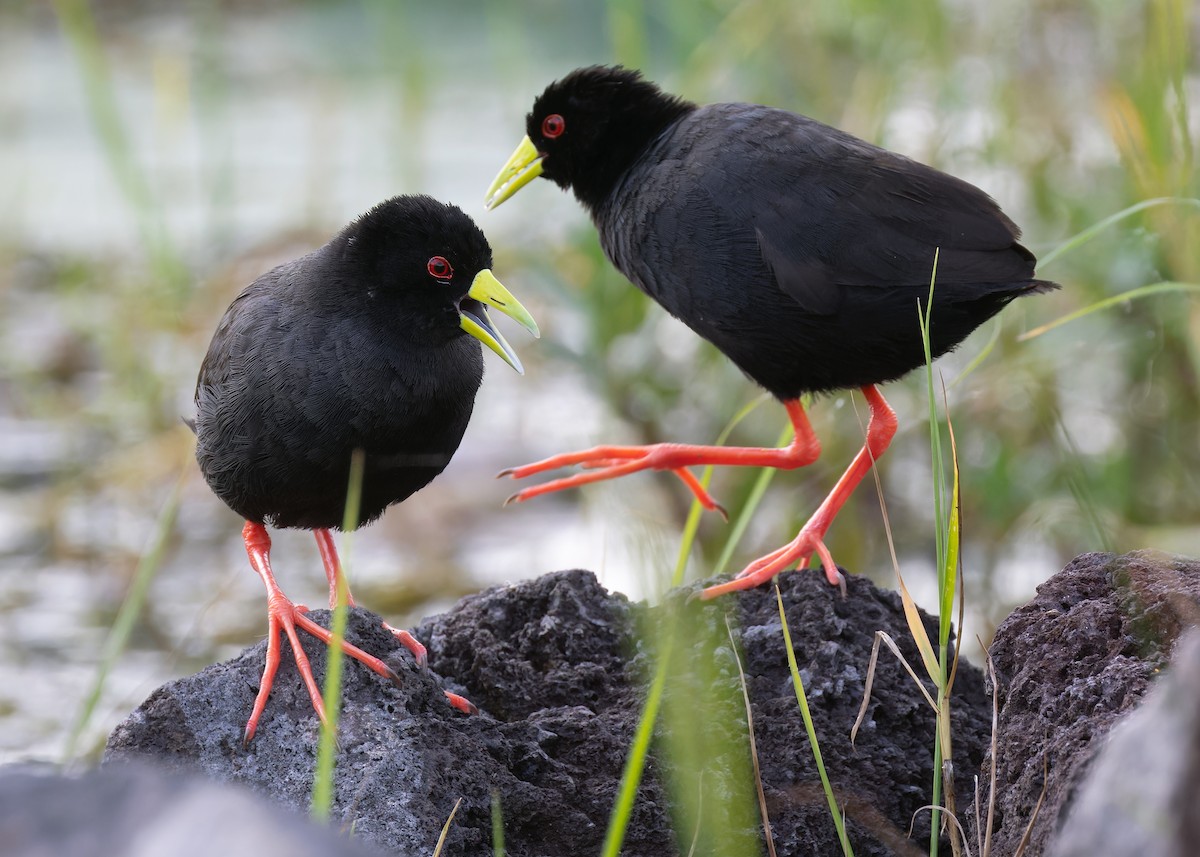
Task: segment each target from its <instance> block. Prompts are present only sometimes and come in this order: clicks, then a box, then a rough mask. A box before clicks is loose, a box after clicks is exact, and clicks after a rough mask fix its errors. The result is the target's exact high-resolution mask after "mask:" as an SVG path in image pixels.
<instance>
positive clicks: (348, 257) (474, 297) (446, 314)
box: [330, 196, 539, 374]
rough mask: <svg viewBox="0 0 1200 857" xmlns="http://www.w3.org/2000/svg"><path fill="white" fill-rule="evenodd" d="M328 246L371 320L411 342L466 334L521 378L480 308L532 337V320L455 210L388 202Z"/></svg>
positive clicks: (423, 199) (475, 230)
mask: <svg viewBox="0 0 1200 857" xmlns="http://www.w3.org/2000/svg"><path fill="white" fill-rule="evenodd" d="M330 246H331V249H333V250H334V252H335V258H336V260H337V262H338V263H340V264H350V265H351V266H352V270H353V272H354V273H353V274H351V275H349V276H346V277H342V278H341V280H342V283H341V285H342V287H343V289H344V288H345V287H346V286H350V287H353V288H355V289H357V290H365V300H366V305H367V306H369V307H370V312H371V314H372V315H373V316H375V317H376V318H379V319H383V320H385V323H387V324H389V325H392V326H396V325H399V326H400V327H402V328H403V329H404V333H405V336H406V337H407V338H409V339H414V340H418V341H428V342H437V341H445V340H448V339H451V338H453V337H455V336H459V335H461V334H462V333H463V332H466V333H468V334H470V335H471V336H473V337H475V338H476V339H478V340H479V341H480V342H482V343H483V344H484V345H486V346H487V347H488V348H490V349H491V350H492V351H494V352H496V353H497V354H498V355H500V357H502V358H503V359H504V361H505V362H506V363H508V364H509V365H510V366H512V367H513V368H514V369H516V370H517V372H519V373H521V374H524V371H525V370H524V368H523V367H522V366H521V361H520V359H519V358H518V357H517V354H516V352H515V351H513V349H512V346H510V345H509V344H508V342H507V341H506V340H505V339H504V337H503V336H502V335H501V334H500V331H499V330H498V329H496V327H495V326H494V325H493V324H492V321H491V319H490V318H489V316H488V312H487V309H488V307H494V308H495V309H497V310H499V311H500V312H502V313H504V314H505V315H507V316H509V317H510V318H512V319H514V320H515V321H516V322H517V323H519V324H520V325H521V326H523V327H524V328H526V329H527V330H528V331H529V332H530V333H532V334H533V335H534V336H535V337H536V336H538V335H539V333H538V326H537V323H536V322H535V321H534V320H533V316H531V315H530V314H529V312H528V311H527V310H526V309H525V307H523V306H522V305H521V302H520V301H518V300H517V299H516V298H515V297H513V295H512V294H511V293H510V292H509V291H508V289H506V288H505V287H504V286H503V285H502V284H501V283H500V281H499V280H497V279H496V277H495V276H494V275H493V274H492V271H491V267H492V248H491V246H490V245H489V244H488V241H487V238H486V237H484V234H483V232H482V231H481V230H480V229H479V227H478V226H476V225H475V221H473V220H472V219H471V218H470V217H468V216H467V215H466V214H465V213H464V212H463V211H462V210H461V209H459V208H457V207H456V206H453V205H446V204H445V203H442V202H439V201H438V200H435V199H433V198H431V197H428V196H397V197H393V198H392V199H389V200H387V201H386V202H382V203H380V204H379V205H377V206H375V207H374V208H372V209H371V210H370V211H368V212H367V213H366V214H364V215H362V216H361V217H359V218H358V219H357V220H355V221H354V222H353V223H351V224H350V225H349V226H347V227H346V228H345V229H344V230H342V232H341V234H339V235H338V237H337V238H335V239H334V241H333V242H332V243H331V245H330Z"/></svg>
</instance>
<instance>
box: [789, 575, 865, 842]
mask: <svg viewBox="0 0 1200 857" xmlns="http://www.w3.org/2000/svg"><path fill="white" fill-rule="evenodd" d="M775 601H776V603H777V604H778V605H779V622H780V624H781V625H782V626H783V644H784V648H785V649H786V650H787V659H788V669H789V670H790V671H791V673H792V687H793V689H795V691H796V702H797V704H798V705H799V706H800V716H801V717H802V718H803V719H804V731H806V732H807V733H808V745H809V746H810V747H812V752H813V761H815V762H816V764H817V774H818V775H819V776H820V777H821V788H822V789H823V790H824V792H825V799H826V800H827V801H828V802H829V815H830V816H831V817H832V818H833V826H834V828H836V829H837V835H838V842H840V843H841V846H842V854H844V855H846V857H853V854H854V849H853V848H852V847H851V846H850V838H849V837H848V836H847V835H846V823H845V821H844V820H843V819H842V812H841V810H840V809H839V808H838V805H837V799H836V798H835V797H834V795H833V785H832V784H831V783H830V782H829V774H828V773H826V771H825V762H824V760H823V759H822V758H821V745H820V743H818V741H817V729H816V727H815V726H814V725H813V720H812V712H811V711H809V709H808V697H807V695H806V694H805V693H804V680H803V679H801V678H800V667H799V666H798V665H797V664H796V650H795V649H793V648H792V633H791V631H790V630H788V623H787V614H786V613H785V612H784V609H783V595H781V594H780V592H779V584H775Z"/></svg>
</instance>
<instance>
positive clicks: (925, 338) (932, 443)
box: [917, 250, 950, 857]
mask: <svg viewBox="0 0 1200 857" xmlns="http://www.w3.org/2000/svg"><path fill="white" fill-rule="evenodd" d="M939 255H940V254H939V250H935V251H934V254H933V273H932V274H931V275H930V278H929V297H928V299H927V300H926V303H925V310H924V312H923V313H922V312H921V311H920V307H919V306H918V312H917V317H918V321H919V323H920V327H921V344H922V346H923V347H924V349H925V383H926V388H927V396H928V401H929V448H930V459H931V461H932V466H933V510H934V534H935V541H936V545H937V569H938V605H939V608H940V607H941V605H942V604H944V603H945V600H946V584H947V580H946V574H945V568H946V558H947V554H948V542H949V537H950V533H949V531H948V530H949V528H948V527H944V526H943V523H942V522H943V521H945V520H946V517H945V508H944V502H943V498H944V497H945V490H946V484H945V472H946V471H945V462H944V460H943V458H942V437H941V427H940V424H939V422H938V414H937V397H936V395H935V393H934V385H933V353H932V350H931V347H930V344H929V327H930V323H931V320H932V314H933V295H934V288H935V285H936V282H937V268H938V257H939ZM948 621H949V620H948V615H947V613H946V612H945V611H942V615H940V616H939V617H938V623H939V624H938V658H937V667H936V668H937V672H936V674H934V675H933V676H932V678H933V680H934V683H935V684H936V685H937V687H938V716H939V718H940V716H941V713H942V702H943V694H944V692H945V685H946V644H945V643H944V642H943V641H944V640H946V639H948V631H947V630H945V625H946V623H947V622H948ZM943 749H944V748H943V746H942V729H941V728H938V729H937V730H936V731H935V732H934V742H933V788H932V798H931V800H930V803H931V804H932V805H933V807H934V808H933V810H932V812H931V814H930V830H929V854H930V857H937V854H938V848H939V845H940V839H939V836H938V832H939V830H940V829H941V820H942V819H941V811H940V810H939V809H938V808H937V807H938V806H939V805H940V804H941V801H942V761H943Z"/></svg>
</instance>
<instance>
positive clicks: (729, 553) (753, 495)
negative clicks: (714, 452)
mask: <svg viewBox="0 0 1200 857" xmlns="http://www.w3.org/2000/svg"><path fill="white" fill-rule="evenodd" d="M794 433H795V428H794V427H793V426H792V424H791V423H790V422H789V423H788V424H787V425H786V426H784V428H783V431H782V432H780V434H779V441H778V442H777V443H776V446H783V445H784V444H786V443H787V442H788V441H789V440H790V439H791V438H792V436H793V434H794ZM778 472H779V471H778V470H776V469H775V468H774V467H764V468H762V470H761V471H759V474H758V478H757V479H756V480H754V485H753V487H751V489H750V495H749V496H748V497H747V498H746V504H745V505H744V506H742V508H741V510H740V511H739V512H738V514H737V517H735V518H734V521H733V529H732V530H730V532H729V538H728V539H726V540H725V547H724V548H722V549H721V555H720V556H719V557H718V558H717V562H716V565H714V566H713V570H712V573H713V575H721V574H724V573H725V568H726V566H728V565H729V560H730V559H732V557H733V552H734V551H735V550H737V546H738V543H739V542H741V540H742V536H743V535H745V533H746V528H747V527H748V526H750V521H751V520H753V518H754V513H755V512H756V511H758V505H759V503H761V502H762V499H763V496H764V495H765V494H766V493H767V488H768V487H769V486H770V484H771V480H772V479H774V478H775V474H776V473H778Z"/></svg>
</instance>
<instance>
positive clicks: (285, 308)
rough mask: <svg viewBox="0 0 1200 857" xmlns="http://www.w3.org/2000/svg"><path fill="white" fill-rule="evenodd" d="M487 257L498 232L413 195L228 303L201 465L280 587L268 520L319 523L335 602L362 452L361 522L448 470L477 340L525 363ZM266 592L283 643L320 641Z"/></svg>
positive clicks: (199, 388) (513, 311)
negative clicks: (340, 543) (500, 321)
mask: <svg viewBox="0 0 1200 857" xmlns="http://www.w3.org/2000/svg"><path fill="white" fill-rule="evenodd" d="M491 264H492V251H491V248H490V246H489V245H488V242H487V239H486V238H485V237H484V235H483V233H482V232H481V231H480V230H479V228H478V227H477V226H476V225H475V223H474V222H473V221H472V220H471V219H470V218H469V217H468V216H467V215H466V214H464V213H463V212H462V211H461V210H459V209H458V208H455V207H454V206H450V205H445V204H443V203H441V202H438V201H437V200H434V199H431V198H429V197H425V196H402V197H396V198H393V199H390V200H388V201H387V202H384V203H381V204H380V205H378V206H376V207H375V208H373V209H372V210H371V211H369V212H367V213H366V214H364V215H363V216H362V217H360V218H358V219H357V220H355V221H354V222H353V223H351V224H350V225H348V226H347V227H346V228H345V229H343V230H342V231H341V232H340V233H339V234H338V235H337V236H335V237H334V238H333V239H332V240H331V241H330V242H329V243H328V244H326V245H325V246H323V247H321V248H320V249H318V250H316V251H314V252H312V253H309V254H308V255H306V256H303V257H301V258H299V259H295V260H293V261H291V262H287V263H285V264H283V265H280V266H279V267H277V268H275V269H274V270H272V271H270V272H268V273H267V274H264V275H263V276H261V277H259V278H258V279H257V280H255V281H254V282H253V283H252V284H251V285H250V286H249V287H247V288H246V289H245V290H244V291H243V292H242V293H241V294H240V295H238V297H237V298H236V299H235V300H234V301H233V303H232V304H231V305H230V307H229V309H228V310H227V311H226V313H225V315H224V317H223V318H222V319H221V321H220V323H219V325H218V326H217V330H216V333H215V334H214V336H213V339H212V343H211V344H210V345H209V348H208V353H207V355H206V356H205V358H204V362H203V364H202V366H201V368H200V375H199V379H198V381H197V385H196V397H195V400H196V418H195V421H194V423H193V427H194V429H195V432H196V438H197V449H196V458H197V460H198V461H199V464H200V469H201V471H202V472H203V474H204V477H205V479H206V480H207V481H208V484H209V485H210V486H211V488H212V489H213V491H214V492H215V493H216V494H217V496H218V497H220V498H221V499H222V500H223V501H225V503H226V504H227V505H229V507H230V508H231V509H233V510H234V511H235V512H237V513H238V514H239V515H241V516H242V517H243V518H245V519H246V521H247V524H246V528H245V529H244V530H243V536H244V538H245V541H246V547H247V551H248V552H249V554H250V559H251V562H252V564H253V565H254V567H255V570H256V571H258V573H259V574H260V575H261V576H263V580H264V583H265V584H266V585H267V589H268V594H269V595H271V594H272V593H273V592H275V593H278V587H277V586H276V585H275V583H274V578H273V576H272V574H271V569H270V560H269V549H270V540H269V538H268V537H267V535H266V530H265V528H264V525H267V524H269V525H272V526H276V527H301V528H307V529H313V530H315V531H316V533H317V540H318V544H319V545H320V547H321V551H322V556H323V559H324V560H325V564H326V573H327V575H328V576H329V582H330V603H331V605H332V604H333V603H334V601H335V598H336V580H337V577H338V575H339V574H340V569H339V568H338V564H337V557H336V553H335V552H334V548H333V541H332V538H331V536H330V535H329V532H328V531H329V529H332V528H341V526H342V524H343V516H344V513H345V508H346V503H347V492H348V488H349V485H350V466H351V459H352V456H353V455H354V453H355V451H356V450H359V451H361V452H362V454H363V462H364V464H363V482H362V490H361V496H360V512H359V515H358V520H357V524H358V525H361V524H365V523H368V522H370V521H372V520H374V519H375V518H377V517H379V515H381V514H382V513H383V511H384V510H385V509H386V508H387V507H388V506H389V505H391V504H393V503H399V502H400V501H402V500H404V499H405V498H407V497H409V496H410V495H411V494H412V493H413V492H415V491H417V490H419V489H420V488H422V487H424V486H425V485H426V484H428V483H429V482H430V481H431V480H432V479H433V478H434V477H435V476H437V475H438V474H439V473H441V472H442V470H443V469H445V467H446V465H447V464H448V463H449V461H450V458H451V456H452V455H453V454H454V452H455V450H456V449H457V448H458V445H459V443H460V441H461V440H462V437H463V433H464V431H465V430H466V427H467V422H468V420H469V419H470V417H471V411H472V408H473V406H474V401H475V394H476V392H477V391H478V389H479V386H480V383H481V381H482V378H483V355H482V353H481V348H480V342H481V341H482V342H483V343H485V344H487V345H488V346H489V347H490V348H492V349H493V350H495V351H496V352H497V353H499V354H500V355H501V356H502V357H504V359H505V360H506V361H508V362H509V363H510V364H511V365H513V367H514V368H516V369H517V370H518V371H521V367H520V362H519V361H518V360H517V358H516V355H515V354H513V352H512V350H511V348H509V346H508V345H507V343H506V342H505V341H504V339H503V337H502V336H501V335H500V334H499V332H498V331H496V330H495V328H493V327H492V326H491V323H490V320H489V318H488V315H487V312H486V309H485V304H490V305H491V306H494V307H497V308H499V309H500V310H501V311H503V312H505V313H507V314H509V315H512V316H513V317H514V318H516V319H517V320H519V321H520V322H521V323H522V324H525V325H526V326H527V327H529V328H530V329H531V330H532V331H534V332H535V333H536V326H535V325H534V324H533V320H532V318H530V317H529V315H528V313H527V312H525V310H524V308H523V307H521V305H520V304H519V303H518V302H517V301H516V300H515V299H514V298H513V297H512V295H511V294H509V293H508V292H507V290H505V289H504V287H503V286H501V285H500V284H499V282H497V281H496V280H495V278H494V277H493V276H492V274H491V271H490V268H491ZM468 334H470V335H468ZM278 595H279V597H280V598H282V593H278ZM269 601H270V602H271V606H270V609H271V613H270V616H271V622H272V632H271V633H272V638H271V639H272V642H276V640H275V637H276V636H277V630H278V629H277V627H276V624H277V623H279V625H280V627H282V628H283V629H284V630H286V631H287V632H288V633H289V635H291V634H293V633H294V630H293V629H292V628H290V627H288V625H289V623H291V622H293V621H294V622H295V624H297V625H300V626H302V627H304V628H305V629H306V630H309V631H311V632H313V633H317V634H318V635H320V632H319V631H314V630H313V628H312V627H310V626H311V624H312V623H311V620H307V618H306V617H303V611H300V610H297V609H296V608H294V607H293V605H292V604H291V602H290V601H286V599H284V601H285V602H286V603H284V604H282V606H276V603H275V601H274V600H272V599H269ZM351 603H353V602H352V601H351ZM397 633H398V635H400V636H401V639H402V640H403V641H404V642H405V643H406V645H409V647H410V648H411V649H412V650H413V652H414V654H416V655H417V656H418V657H421V656H422V655H423V652H424V649H423V648H422V647H420V644H419V643H416V641H414V640H412V638H411V637H409V636H408V635H407V634H406V633H405V632H397ZM293 648H294V649H295V654H296V657H297V660H298V663H299V662H300V659H301V658H302V657H303V654H302V652H300V651H299V649H298V647H297V646H293ZM355 651H357V650H355ZM355 651H349V650H348V652H349V653H350V654H351V655H353V656H354V657H358V658H359V660H362V661H363V663H366V664H367V665H368V666H370V667H371V668H372V669H375V670H376V671H378V672H380V673H381V674H383V675H389V674H391V673H392V671H391V670H390V669H388V668H387V667H385V666H382V664H381V663H380V662H377V661H376V660H375V659H373V658H370V656H367V658H362V657H359V655H358V654H355ZM274 659H275V661H276V663H277V661H278V652H277V650H276V651H275V652H274ZM271 660H272V652H271V651H270V650H269V651H268V673H269V674H268V675H266V676H264V683H263V689H262V690H261V691H260V694H259V700H258V702H257V703H256V708H255V712H254V714H253V715H252V717H251V722H250V723H249V724H248V728H247V739H249V737H251V736H252V734H253V731H254V726H255V724H256V722H257V718H258V715H259V714H260V713H261V710H262V705H263V704H265V702H266V694H267V693H269V689H270V683H271V682H270V678H271V674H273V666H272V665H271V663H270V661H271ZM300 669H301V673H302V675H303V674H304V673H306V672H307V663H306V662H304V663H301V664H300ZM310 679H311V674H309V675H305V680H306V682H307V681H309V680H310ZM310 687H311V685H310ZM313 702H314V707H315V708H316V709H317V711H318V713H322V709H321V707H320V705H319V699H318V697H316V696H314V698H313Z"/></svg>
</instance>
